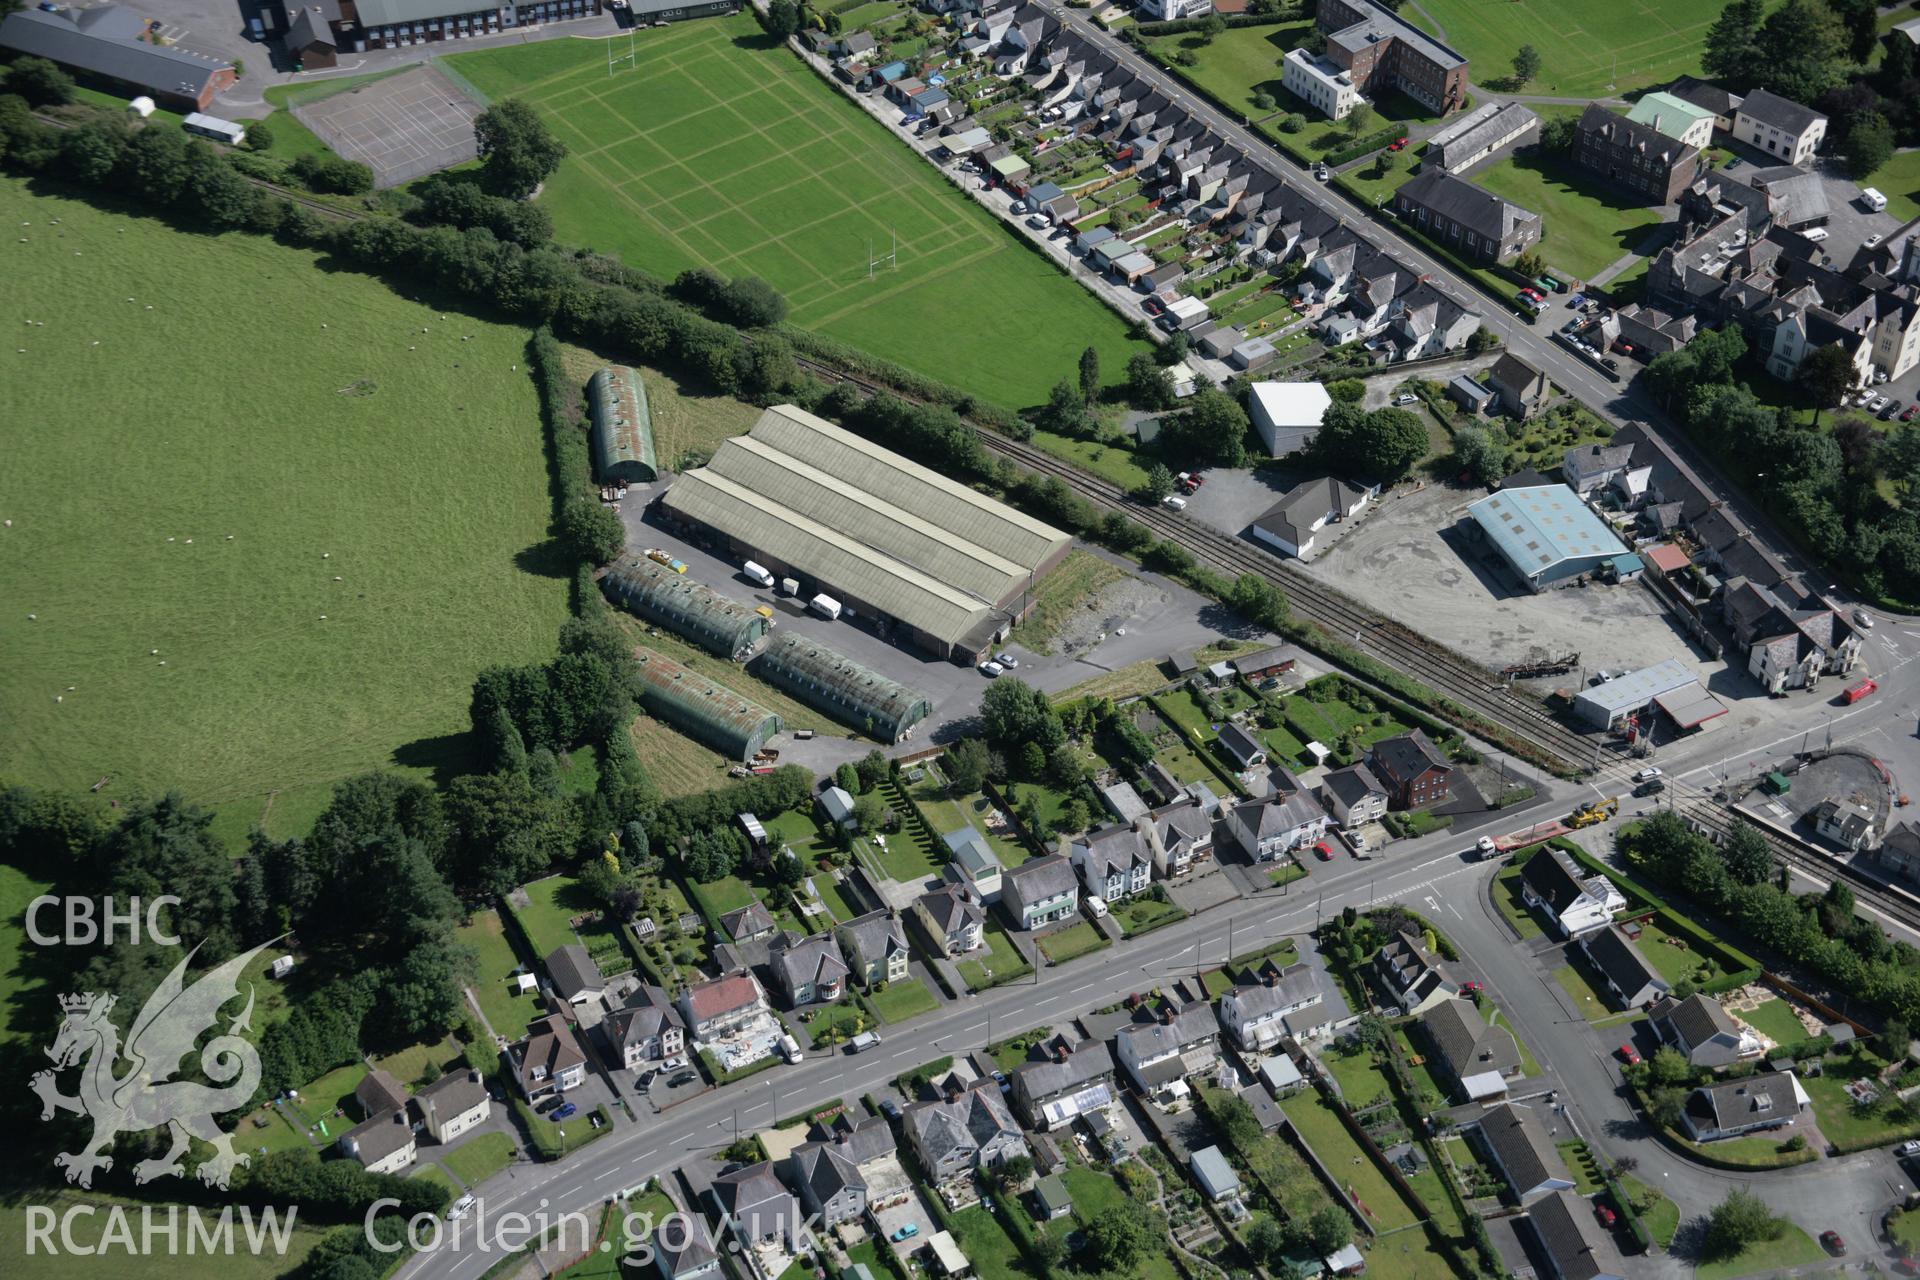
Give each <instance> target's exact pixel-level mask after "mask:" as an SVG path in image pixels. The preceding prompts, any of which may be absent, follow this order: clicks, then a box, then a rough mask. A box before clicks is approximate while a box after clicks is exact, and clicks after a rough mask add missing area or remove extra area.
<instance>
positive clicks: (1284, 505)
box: [1253, 476, 1367, 547]
mask: <svg viewBox="0 0 1920 1280" xmlns="http://www.w3.org/2000/svg"><path fill="white" fill-rule="evenodd" d="M1366 496H1367V494H1366V490H1364V489H1361V488H1360V487H1358V486H1357V485H1352V484H1348V483H1347V482H1346V481H1345V480H1337V479H1335V478H1334V477H1332V476H1320V477H1318V478H1316V479H1313V480H1303V481H1301V482H1300V483H1299V484H1297V485H1295V486H1293V488H1291V489H1289V490H1287V491H1286V492H1285V493H1283V494H1281V495H1280V500H1279V501H1278V502H1276V503H1274V504H1273V505H1272V506H1271V507H1268V508H1267V509H1266V510H1265V511H1264V512H1262V513H1261V515H1260V518H1259V519H1257V520H1255V521H1254V522H1253V523H1254V527H1255V528H1259V529H1265V530H1267V531H1268V532H1270V533H1275V534H1278V535H1279V536H1280V537H1281V538H1282V539H1283V540H1285V541H1287V542H1290V543H1292V544H1293V545H1294V546H1296V547H1297V546H1299V545H1300V544H1301V543H1303V542H1305V541H1306V540H1307V539H1308V538H1309V537H1311V536H1312V534H1313V523H1314V521H1316V520H1324V519H1326V517H1327V514H1328V513H1329V512H1332V511H1341V512H1345V511H1348V510H1350V509H1351V508H1352V507H1353V505H1354V504H1355V503H1357V502H1359V501H1360V500H1361V499H1362V498H1364V497H1366Z"/></svg>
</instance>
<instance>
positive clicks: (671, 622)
mask: <svg viewBox="0 0 1920 1280" xmlns="http://www.w3.org/2000/svg"><path fill="white" fill-rule="evenodd" d="M600 586H601V589H602V590H604V591H605V592H606V593H607V594H608V595H609V596H611V597H612V598H613V600H614V602H615V603H617V604H619V605H621V606H622V607H624V608H626V609H628V610H630V611H631V612H633V613H635V614H638V615H639V616H640V617H642V618H645V619H646V620H647V621H649V622H654V623H658V624H659V625H660V626H663V627H665V628H667V630H669V631H671V632H673V633H674V634H675V635H679V636H684V637H686V638H687V639H689V640H692V641H693V642H694V643H696V644H698V645H699V646H700V647H702V648H703V649H707V650H709V651H711V652H713V653H715V654H718V655H719V656H720V657H722V658H731V657H732V656H733V655H734V654H736V653H739V652H740V651H741V650H742V649H745V648H748V647H749V646H751V645H752V644H753V642H754V641H756V640H758V639H759V638H760V637H761V636H763V635H765V634H766V633H767V620H766V619H765V618H763V617H762V616H760V615H759V614H758V613H755V612H754V611H753V610H751V609H749V608H747V607H746V606H745V605H743V604H740V603H738V602H736V601H733V600H729V599H727V598H726V597H725V596H723V595H721V594H720V593H719V592H717V591H714V590H713V589H712V588H710V587H708V586H705V585H704V584H702V583H699V582H696V581H694V580H693V579H691V578H689V577H687V576H686V575H685V574H683V573H675V572H674V571H673V570H672V569H669V568H668V567H667V566H665V565H663V564H658V563H656V562H654V561H652V560H649V559H647V558H646V557H645V556H635V555H630V556H627V557H625V558H623V559H621V560H620V561H619V562H618V563H616V564H615V565H614V566H613V567H612V568H610V569H608V570H607V572H606V576H605V577H603V578H602V579H601V580H600Z"/></svg>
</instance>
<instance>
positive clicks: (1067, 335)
mask: <svg viewBox="0 0 1920 1280" xmlns="http://www.w3.org/2000/svg"><path fill="white" fill-rule="evenodd" d="M610 47H611V48H612V50H613V52H614V53H615V54H616V55H619V56H624V55H625V54H626V52H627V47H628V41H627V39H626V37H625V36H624V35H622V36H618V37H615V38H614V39H613V40H612V41H611V46H610ZM608 48H609V43H608V42H605V41H597V40H594V41H589V40H560V41H549V42H546V43H544V44H539V45H529V46H522V47H516V48H509V49H499V50H487V51H484V52H478V53H471V54H462V55H459V56H457V57H455V58H454V59H452V60H451V61H452V62H453V64H454V66H455V68H456V70H458V71H459V72H460V74H461V75H462V76H463V77H465V78H466V79H467V80H470V81H471V82H472V83H473V84H475V85H476V86H478V88H479V89H480V90H481V91H482V92H484V93H486V94H487V95H488V96H489V97H490V98H492V99H493V100H495V101H498V100H500V99H502V98H505V97H517V98H521V99H523V100H526V101H528V102H531V103H533V104H534V105H536V106H537V107H539V108H540V110H541V113H542V115H543V116H544V117H545V118H546V119H547V120H548V122H549V124H550V125H551V127H552V128H553V130H554V132H555V133H556V134H557V135H558V136H559V137H560V138H561V139H562V140H563V141H564V142H565V143H566V144H567V146H568V147H569V149H570V150H571V153H572V154H571V155H570V156H569V158H568V160H567V161H566V163H565V164H563V165H562V166H561V169H560V171H559V172H558V173H557V174H555V175H554V177H553V178H552V179H551V180H550V181H549V182H548V184H547V188H546V191H545V193H544V194H543V195H542V197H541V203H542V204H543V205H545V206H546V207H547V208H548V210H549V211H550V212H551V213H552V214H553V218H554V223H555V227H556V230H557V232H558V235H559V238H560V239H561V240H563V241H565V242H568V243H573V244H581V245H586V246H590V247H592V248H594V249H598V250H602V251H610V252H615V253H618V254H620V255H621V256H623V257H624V258H626V259H627V260H628V261H629V262H631V263H633V264H634V265H635V266H638V267H641V268H643V269H645V270H648V271H651V272H654V273H656V274H659V275H664V276H671V275H674V274H676V273H678V272H680V271H682V270H684V269H686V268H688V267H694V266H707V267H712V268H714V269H716V270H719V271H721V272H723V273H725V274H727V275H730V276H743V275H755V276H759V277H761V278H763V279H765V280H766V281H768V282H769V283H770V284H772V285H773V286H774V287H775V288H777V289H779V290H780V291H781V292H782V293H783V294H785V295H786V297H787V299H788V301H789V303H790V304H791V307H792V318H793V319H794V320H795V321H796V322H797V323H799V324H802V325H805V326H807V327H809V328H814V329H819V330H823V331H826V332H828V333H831V334H833V335H834V336H836V337H840V338H843V339H845V340H847V341H849V342H852V343H854V344H856V345H858V346H861V347H864V348H866V349H868V350H870V351H873V352H875V353H876V354H879V355H883V356H886V357H888V358H889V359H893V360H896V361H898V362H899V363H901V364H904V365H907V366H909V367H911V368H915V369H918V370H921V371H923V372H926V373H928V374H931V375H933V376H936V377H941V378H945V379H947V380H949V381H952V382H955V383H957V384H959V385H961V386H963V387H965V388H966V389H967V390H969V391H974V392H975V393H977V394H980V395H982V396H986V397H988V398H991V399H993V400H996V401H999V402H1001V403H1011V404H1015V405H1019V404H1027V403H1033V402H1037V401H1040V400H1042V399H1044V398H1045V396H1046V392H1047V389H1048V388H1049V387H1051V386H1052V385H1053V383H1054V382H1056V381H1058V380H1059V379H1060V378H1062V377H1070V376H1072V372H1073V369H1074V368H1075V362H1076V361H1077V360H1078V359H1079V354H1080V352H1081V350H1082V349H1083V348H1085V347H1087V346H1088V345H1093V346H1095V347H1097V348H1099V349H1100V352H1101V356H1102V362H1103V364H1104V365H1105V367H1107V368H1109V369H1112V370H1116V371H1117V370H1118V369H1119V368H1120V367H1121V366H1122V365H1123V364H1124V363H1125V360H1126V356H1127V354H1128V345H1127V343H1126V340H1125V333H1124V328H1123V326H1122V324H1121V322H1120V320H1119V318H1118V317H1116V316H1114V315H1113V314H1112V313H1110V312H1108V311H1107V310H1106V309H1105V308H1104V307H1102V306H1101V305H1100V303H1099V302H1098V301H1096V300H1095V299H1094V298H1093V297H1092V296H1091V295H1089V294H1088V293H1086V292H1085V291H1084V290H1083V289H1081V288H1080V287H1079V286H1077V285H1075V284H1073V283H1072V282H1071V281H1069V280H1067V279H1066V278H1065V277H1063V276H1062V275H1061V274H1060V273H1059V272H1058V271H1056V270H1055V269H1053V268H1052V267H1051V266H1049V265H1048V264H1047V263H1046V262H1044V261H1043V260H1041V259H1040V258H1039V257H1038V256H1037V255H1035V254H1033V253H1032V252H1030V251H1029V250H1027V249H1026V248H1025V247H1023V246H1021V245H1020V244H1018V243H1017V242H1016V241H1015V240H1014V239H1013V238H1012V237H1011V236H1010V235H1009V234H1008V233H1007V231H1006V229H1004V228H1003V227H1001V226H1000V225H998V224H997V222H996V221H995V220H994V219H993V218H992V217H991V216H990V215H988V214H987V213H985V212H984V211H983V210H980V209H978V208H976V207H974V206H973V205H972V204H971V202H969V201H968V200H967V199H966V198H965V197H964V196H962V195H961V194H960V193H959V192H957V191H954V190H953V189H952V187H951V186H950V185H949V184H948V182H947V181H946V180H945V179H944V178H942V177H941V176H940V174H939V173H938V172H937V171H936V170H935V169H934V168H933V166H932V165H931V164H929V163H928V162H927V161H925V160H924V159H921V158H920V157H918V156H916V155H914V154H913V153H912V151H911V150H910V149H909V148H907V147H905V146H903V145H902V144H901V143H900V141H899V140H898V139H896V138H892V137H888V136H886V134H885V131H884V130H883V129H882V128H881V126H880V125H878V124H877V123H876V122H874V121H872V120H870V119H868V118H867V117H866V116H865V114H864V113H863V112H861V111H860V110H859V109H858V108H856V107H854V106H853V105H852V104H850V103H847V102H845V101H843V100H842V99H841V98H840V96H839V94H838V92H837V91H836V90H834V89H833V88H831V87H830V86H828V85H826V84H824V83H823V82H821V81H820V80H819V79H818V78H817V77H816V76H815V75H814V74H813V73H812V72H811V71H809V70H808V69H807V68H806V67H804V66H803V65H802V64H801V63H800V62H799V61H797V60H796V59H795V58H794V57H793V56H792V54H791V53H789V52H787V51H786V50H784V49H781V48H778V47H775V46H773V45H772V44H771V43H770V42H768V41H766V40H765V38H764V37H762V36H760V34H759V30H758V27H757V25H756V24H755V23H754V22H753V20H752V19H751V18H747V17H744V16H743V17H740V18H727V19H718V20H713V21H706V22H700V23H685V24H680V25H677V26H675V27H671V28H668V29H666V30H655V31H646V32H641V33H639V34H638V38H637V39H636V40H635V41H634V42H633V48H634V53H635V56H634V59H633V61H632V63H625V62H622V63H620V64H617V65H615V66H614V68H613V69H612V71H611V72H610V71H609V64H608V56H607V54H608ZM896 245H897V248H896ZM889 255H893V256H894V261H893V262H892V263H889V262H887V261H886V260H885V259H887V258H888V257H889ZM876 258H878V259H881V261H879V262H878V264H877V265H876V264H875V262H874V260H875V259H876Z"/></svg>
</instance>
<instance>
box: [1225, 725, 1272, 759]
mask: <svg viewBox="0 0 1920 1280" xmlns="http://www.w3.org/2000/svg"><path fill="white" fill-rule="evenodd" d="M1219 740H1220V746H1221V748H1222V749H1224V750H1225V751H1226V753H1227V754H1228V755H1230V756H1232V757H1233V763H1234V765H1235V766H1236V767H1237V768H1239V769H1242V770H1246V769H1257V768H1259V767H1260V766H1261V765H1263V764H1265V763H1266V762H1267V749H1266V747H1265V746H1263V745H1262V744H1261V742H1260V739H1258V738H1256V737H1254V736H1253V735H1252V734H1250V733H1248V732H1247V731H1246V730H1245V729H1243V728H1241V727H1240V726H1239V725H1237V724H1223V725H1221V726H1220V733H1219Z"/></svg>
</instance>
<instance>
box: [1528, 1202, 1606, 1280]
mask: <svg viewBox="0 0 1920 1280" xmlns="http://www.w3.org/2000/svg"><path fill="white" fill-rule="evenodd" d="M1526 1222H1527V1225H1528V1227H1530V1228H1531V1229H1532V1231H1533V1235H1534V1238H1535V1239H1536V1240H1538V1241H1539V1242H1540V1250H1541V1252H1542V1253H1544V1254H1545V1255H1546V1258H1547V1264H1548V1269H1549V1272H1550V1280H1623V1278H1624V1277H1625V1276H1626V1274H1627V1269H1626V1263H1625V1262H1624V1261H1623V1260H1622V1259H1621V1257H1620V1252H1619V1250H1617V1249H1615V1248H1614V1247H1613V1241H1612V1240H1611V1239H1609V1238H1608V1236H1607V1233H1606V1232H1604V1231H1602V1230H1601V1229H1600V1226H1599V1224H1598V1223H1596V1222H1595V1221H1594V1220H1593V1206H1592V1205H1590V1204H1588V1203H1587V1201H1586V1200H1585V1199H1584V1198H1583V1197H1581V1196H1579V1195H1577V1194H1575V1193H1574V1192H1572V1191H1554V1192H1550V1193H1548V1194H1547V1195H1545V1196H1542V1197H1541V1198H1540V1200H1539V1202H1538V1203H1537V1204H1535V1205H1534V1206H1533V1207H1532V1208H1531V1209H1529V1210H1528V1211H1527V1216H1526Z"/></svg>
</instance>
